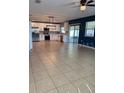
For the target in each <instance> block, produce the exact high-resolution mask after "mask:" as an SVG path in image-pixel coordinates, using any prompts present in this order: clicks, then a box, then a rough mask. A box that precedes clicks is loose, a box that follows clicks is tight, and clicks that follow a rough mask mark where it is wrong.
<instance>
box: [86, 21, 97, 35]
mask: <svg viewBox="0 0 124 93" xmlns="http://www.w3.org/2000/svg"><path fill="white" fill-rule="evenodd" d="M94 34H95V21H90V22H86V29H85V36H86V37H94Z"/></svg>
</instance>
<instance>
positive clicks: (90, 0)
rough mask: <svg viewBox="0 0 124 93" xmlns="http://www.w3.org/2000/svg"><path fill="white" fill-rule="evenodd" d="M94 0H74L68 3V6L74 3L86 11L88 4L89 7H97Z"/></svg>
mask: <svg viewBox="0 0 124 93" xmlns="http://www.w3.org/2000/svg"><path fill="white" fill-rule="evenodd" d="M94 2H95V1H94V0H80V1H73V2H71V3H69V4H66V5H67V6H69V5H73V7H80V10H81V11H84V10H85V9H86V7H87V6H89V7H95V4H94Z"/></svg>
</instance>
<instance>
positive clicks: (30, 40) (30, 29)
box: [29, 22, 33, 50]
mask: <svg viewBox="0 0 124 93" xmlns="http://www.w3.org/2000/svg"><path fill="white" fill-rule="evenodd" d="M32 48H33V46H32V26H31V22H29V50H31V49H32Z"/></svg>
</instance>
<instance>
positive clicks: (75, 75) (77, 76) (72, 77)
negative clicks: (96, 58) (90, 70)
mask: <svg viewBox="0 0 124 93" xmlns="http://www.w3.org/2000/svg"><path fill="white" fill-rule="evenodd" d="M64 74H65V76H66V77H67V78H68V80H70V81H73V80H78V79H80V78H82V76H81V75H80V74H79V73H76V72H75V71H71V72H68V73H64Z"/></svg>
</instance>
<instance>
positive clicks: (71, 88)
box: [58, 84, 78, 93]
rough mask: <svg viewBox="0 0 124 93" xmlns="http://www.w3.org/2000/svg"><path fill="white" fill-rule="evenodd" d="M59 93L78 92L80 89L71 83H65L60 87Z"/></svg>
mask: <svg viewBox="0 0 124 93" xmlns="http://www.w3.org/2000/svg"><path fill="white" fill-rule="evenodd" d="M58 91H59V93H78V90H77V89H76V88H75V87H74V86H72V85H71V84H68V85H63V86H61V87H59V88H58Z"/></svg>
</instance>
